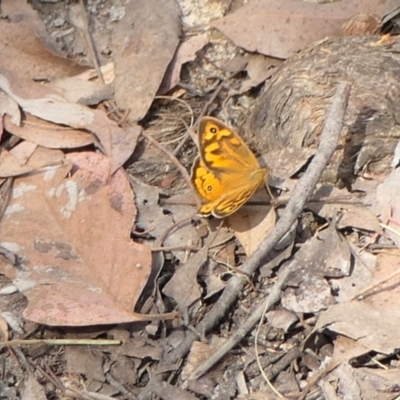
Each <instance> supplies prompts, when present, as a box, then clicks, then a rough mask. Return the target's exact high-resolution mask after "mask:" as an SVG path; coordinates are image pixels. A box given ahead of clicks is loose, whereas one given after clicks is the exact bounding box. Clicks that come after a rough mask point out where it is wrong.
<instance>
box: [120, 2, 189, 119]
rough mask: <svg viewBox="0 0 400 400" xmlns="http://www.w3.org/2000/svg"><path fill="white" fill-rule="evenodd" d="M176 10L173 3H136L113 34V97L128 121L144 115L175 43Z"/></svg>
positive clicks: (174, 48)
mask: <svg viewBox="0 0 400 400" xmlns="http://www.w3.org/2000/svg"><path fill="white" fill-rule="evenodd" d="M180 33H181V26H180V9H179V6H178V4H177V2H176V1H175V0H170V1H163V0H136V1H134V2H130V3H128V4H127V6H126V8H125V15H124V17H123V18H122V19H121V21H119V23H118V25H117V27H116V29H115V31H114V33H113V44H114V48H113V56H114V62H115V98H116V100H117V103H118V105H119V106H120V107H122V108H125V109H129V110H131V112H130V115H129V118H130V120H132V121H139V120H141V119H142V118H143V117H144V116H145V115H146V113H147V110H148V109H149V107H150V105H151V103H152V102H153V99H154V96H155V95H156V93H157V90H158V88H159V87H160V85H161V82H162V79H163V77H164V74H165V71H166V70H167V67H168V65H169V63H170V62H171V60H172V58H173V56H174V54H175V51H176V48H177V46H178V44H179V35H180Z"/></svg>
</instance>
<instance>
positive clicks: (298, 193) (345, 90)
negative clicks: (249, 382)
mask: <svg viewBox="0 0 400 400" xmlns="http://www.w3.org/2000/svg"><path fill="white" fill-rule="evenodd" d="M349 92H350V85H349V84H346V83H340V84H339V85H338V88H337V89H336V93H335V95H334V97H333V100H332V104H331V106H330V108H329V110H328V112H327V117H326V120H325V124H324V129H323V132H322V135H321V142H320V145H319V149H318V152H317V154H316V155H315V157H314V159H313V160H312V162H311V163H310V166H309V168H308V169H307V171H306V173H305V174H304V175H303V177H302V178H301V179H300V180H299V182H298V184H297V186H296V188H295V190H294V193H293V197H292V198H291V199H290V201H289V203H288V205H287V207H286V210H285V213H284V214H283V216H282V218H281V219H280V220H279V221H278V223H277V224H276V226H275V227H274V228H273V229H272V231H271V233H270V235H269V236H268V237H266V238H265V239H264V241H263V242H262V243H261V245H260V246H259V248H258V249H257V250H256V251H255V252H254V253H253V254H252V256H251V257H249V258H248V259H247V261H246V262H245V263H244V264H243V266H242V271H243V272H246V273H248V274H252V273H253V272H254V271H255V270H256V269H257V268H258V267H259V265H260V264H261V263H262V261H263V260H264V259H265V257H266V255H267V254H268V252H269V251H271V250H272V249H273V247H274V246H275V245H276V244H277V243H278V242H279V240H280V239H281V238H282V237H283V236H284V235H285V234H286V232H288V231H289V229H290V227H291V226H292V224H293V223H294V222H295V221H296V219H297V218H298V216H299V215H300V213H301V211H302V210H303V207H304V205H305V204H306V202H307V199H308V198H309V197H310V196H311V194H312V193H313V191H314V188H315V186H316V184H317V182H318V180H319V178H320V176H321V174H322V171H323V170H324V168H325V166H326V165H327V164H328V162H329V159H330V157H331V156H332V154H333V152H334V151H335V149H336V145H337V141H338V137H339V134H340V131H341V128H342V125H343V119H344V114H345V110H346V106H347V100H348V96H349ZM286 277H287V273H286V271H284V272H283V274H282V275H281V277H280V279H279V280H278V282H279V284H278V282H277V284H276V286H275V288H273V290H272V291H271V293H270V295H269V296H268V299H267V300H266V302H265V303H264V304H261V305H260V306H258V308H257V311H256V312H255V313H254V314H257V315H256V316H255V317H253V318H252V316H251V317H250V318H252V319H251V320H248V321H246V323H245V325H244V326H243V327H242V328H241V329H240V330H239V331H238V332H236V333H235V334H234V335H233V337H232V338H231V340H229V342H228V343H227V344H225V345H224V346H223V348H222V349H223V351H218V353H216V355H215V356H214V355H213V357H212V359H209V360H207V365H205V364H202V365H200V367H199V368H198V369H197V370H196V371H195V372H194V373H193V374H192V376H191V379H196V378H198V377H200V376H201V375H202V374H203V373H204V372H205V371H207V370H208V368H210V367H211V366H212V365H214V364H215V363H216V362H217V361H218V360H219V359H220V358H221V357H222V356H223V355H224V354H225V353H226V352H227V351H229V350H230V349H231V348H232V347H234V346H235V345H236V343H238V342H239V341H240V340H241V339H242V338H243V337H244V335H246V333H247V332H248V331H249V330H251V329H252V327H253V326H254V324H255V323H257V321H258V320H259V319H260V317H261V315H262V314H263V312H264V310H265V309H266V308H267V307H269V306H270V305H271V304H273V303H274V302H276V301H277V299H279V295H280V288H281V286H282V285H283V282H284V280H285V279H286ZM245 283H246V280H245V279H243V278H241V277H239V276H236V277H234V278H233V279H231V280H230V281H229V282H228V284H227V286H226V288H225V290H224V292H223V293H222V295H221V297H220V298H219V300H218V301H217V303H216V304H215V305H214V307H213V308H212V309H211V311H210V312H209V313H208V314H207V315H206V316H205V317H204V318H203V320H202V321H201V322H200V323H199V324H198V326H197V330H198V331H203V332H207V331H209V330H210V329H212V328H213V327H214V326H215V325H216V324H217V323H218V321H219V320H220V319H221V318H222V317H223V316H224V315H225V314H226V313H227V311H228V309H229V308H230V307H231V306H232V304H233V303H234V302H235V301H236V298H237V296H238V294H239V293H240V292H241V290H242V288H243V287H244V285H245ZM245 327H246V328H245ZM244 328H245V329H244ZM194 339H195V337H194V335H192V334H191V333H190V332H188V335H187V337H186V338H185V340H184V341H183V342H182V343H181V344H180V346H178V347H177V348H176V349H174V350H173V351H172V352H171V353H169V354H168V355H167V356H166V357H165V362H169V363H171V362H174V361H175V360H176V359H179V358H181V357H182V356H183V355H184V354H186V353H187V352H188V351H189V349H190V347H191V344H192V342H193V340H194ZM222 349H221V350H222ZM208 361H210V362H208Z"/></svg>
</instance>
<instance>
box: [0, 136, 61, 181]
mask: <svg viewBox="0 0 400 400" xmlns="http://www.w3.org/2000/svg"><path fill="white" fill-rule="evenodd" d="M27 147H31V144H30V143H27V142H23V143H21V144H20V145H18V146H16V147H15V148H14V149H12V151H10V152H8V151H7V150H5V149H2V150H1V153H0V177H3V178H7V177H11V176H19V175H22V174H26V173H28V172H31V171H35V170H38V169H42V168H46V167H57V166H59V165H62V164H63V162H64V154H63V153H62V152H60V151H54V150H53V151H49V150H48V149H46V148H44V147H37V148H36V145H34V147H35V151H34V152H33V154H29V153H28V154H27V153H26V150H27ZM17 157H18V158H17ZM27 158H29V159H28V162H26V159H27Z"/></svg>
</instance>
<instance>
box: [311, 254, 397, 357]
mask: <svg viewBox="0 0 400 400" xmlns="http://www.w3.org/2000/svg"><path fill="white" fill-rule="evenodd" d="M399 256H400V253H399V250H397V249H396V250H395V251H391V252H387V251H386V252H385V254H380V255H379V256H378V266H377V268H376V272H375V276H374V279H373V280H372V282H371V285H373V284H374V283H375V284H376V283H378V282H384V281H385V280H387V279H389V278H391V280H389V281H388V282H386V283H385V284H384V285H383V286H382V285H378V286H377V287H376V289H375V290H374V291H372V292H371V293H370V294H369V295H368V296H366V297H365V299H364V300H362V301H357V300H353V301H351V302H344V303H339V304H335V305H333V306H331V307H329V309H328V310H327V311H325V312H323V313H322V314H321V315H320V318H319V320H318V322H317V325H316V327H315V329H321V328H328V329H329V330H331V331H333V332H337V333H340V334H342V335H345V336H347V337H349V338H353V339H354V340H357V341H358V343H360V344H362V345H363V346H365V347H367V348H368V349H369V350H374V351H377V352H380V353H384V354H390V353H392V352H393V351H395V349H397V348H399V347H400V338H399V335H398V327H399V323H400V311H399V310H400V307H399V303H400V288H399V285H397V284H394V283H395V282H397V280H398V278H397V279H395V274H396V273H397V275H398V273H399V270H400V261H399Z"/></svg>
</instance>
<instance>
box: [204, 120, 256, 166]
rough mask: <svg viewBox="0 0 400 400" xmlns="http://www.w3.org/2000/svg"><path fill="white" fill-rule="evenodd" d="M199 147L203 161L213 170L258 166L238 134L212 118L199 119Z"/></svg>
mask: <svg viewBox="0 0 400 400" xmlns="http://www.w3.org/2000/svg"><path fill="white" fill-rule="evenodd" d="M199 148H200V157H201V158H202V161H203V163H204V164H205V165H206V166H207V167H208V168H209V169H212V170H215V171H217V170H219V171H232V170H237V171H243V170H244V169H245V170H254V169H257V168H260V165H259V163H258V161H257V159H256V157H255V156H254V154H253V153H252V152H251V150H250V149H249V147H248V146H247V145H246V143H245V142H244V141H243V140H242V139H241V138H240V136H239V135H238V134H237V133H235V132H234V131H232V130H231V129H229V128H228V127H227V126H225V125H224V124H222V123H221V122H220V121H218V120H216V119H214V118H210V117H207V118H203V119H202V120H201V122H200V125H199ZM243 173H246V171H243Z"/></svg>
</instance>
